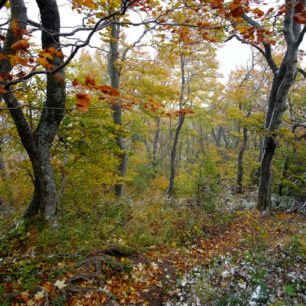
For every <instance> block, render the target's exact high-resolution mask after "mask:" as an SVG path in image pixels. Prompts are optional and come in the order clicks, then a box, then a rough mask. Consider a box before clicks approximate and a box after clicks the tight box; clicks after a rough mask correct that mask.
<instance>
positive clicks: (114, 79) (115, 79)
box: [108, 23, 127, 197]
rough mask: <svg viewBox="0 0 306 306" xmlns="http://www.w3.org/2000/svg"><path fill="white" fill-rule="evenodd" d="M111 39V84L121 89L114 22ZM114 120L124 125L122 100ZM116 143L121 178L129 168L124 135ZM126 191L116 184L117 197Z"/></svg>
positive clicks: (116, 30) (117, 33)
mask: <svg viewBox="0 0 306 306" xmlns="http://www.w3.org/2000/svg"><path fill="white" fill-rule="evenodd" d="M110 28H111V33H110V34H111V41H110V53H109V61H108V72H109V75H110V80H111V86H112V87H113V88H115V89H119V82H120V75H119V68H118V47H119V35H120V25H118V24H115V23H112V24H111V26H110ZM112 111H113V121H114V123H115V124H118V125H122V112H121V106H120V101H117V102H116V103H114V104H113V105H112ZM116 143H117V146H118V149H119V153H118V157H119V159H120V163H119V166H118V172H119V175H120V177H121V178H124V177H125V175H126V170H127V154H126V151H125V146H124V141H123V137H122V136H117V137H116ZM123 193H124V184H123V183H122V182H121V183H118V184H116V185H115V194H116V196H117V197H121V196H122V195H123Z"/></svg>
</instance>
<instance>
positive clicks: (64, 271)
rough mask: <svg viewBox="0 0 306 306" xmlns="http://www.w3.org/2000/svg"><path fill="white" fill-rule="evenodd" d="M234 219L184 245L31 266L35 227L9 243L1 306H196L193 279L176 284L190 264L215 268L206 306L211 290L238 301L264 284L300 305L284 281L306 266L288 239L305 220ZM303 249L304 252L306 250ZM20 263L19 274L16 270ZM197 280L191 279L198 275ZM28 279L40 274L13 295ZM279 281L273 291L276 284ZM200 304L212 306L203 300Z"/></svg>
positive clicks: (52, 259) (114, 249)
mask: <svg viewBox="0 0 306 306" xmlns="http://www.w3.org/2000/svg"><path fill="white" fill-rule="evenodd" d="M238 215H239V216H238V217H237V218H235V219H234V220H233V221H232V222H230V223H229V224H224V225H218V226H217V225H216V226H210V227H207V228H206V229H204V231H205V233H206V237H205V238H202V239H197V240H196V241H194V242H193V243H192V244H190V245H185V246H178V245H176V243H172V244H171V245H170V246H155V245H152V246H148V247H147V248H146V250H145V251H144V252H137V251H130V250H129V249H128V248H126V247H125V246H119V245H118V246H101V248H98V249H96V250H94V251H91V252H90V253H88V254H87V255H86V256H83V257H82V256H79V255H78V250H74V253H72V254H62V255H60V254H54V256H53V254H52V251H51V250H50V253H49V254H43V256H42V257H39V258H37V260H36V261H35V255H34V253H33V249H32V248H31V246H33V243H34V244H35V239H36V238H35V237H36V236H37V231H35V230H34V229H33V231H32V232H29V234H28V238H29V237H30V241H27V242H25V240H23V241H22V240H20V239H19V240H18V239H15V244H14V245H13V246H12V247H13V248H14V250H13V253H12V254H9V255H8V256H6V257H5V258H2V260H1V261H2V263H1V272H0V273H1V277H2V280H3V286H2V291H3V292H2V295H1V298H2V302H3V304H2V305H118V303H119V304H120V305H164V304H166V303H167V305H178V304H179V300H180V301H183V300H184V301H189V302H190V301H193V303H194V305H197V302H196V301H197V294H198V293H197V292H196V288H197V286H196V284H197V279H192V280H190V279H189V281H188V276H187V282H189V283H190V284H189V285H188V284H187V285H188V286H187V287H186V284H182V283H180V282H179V281H178V280H179V279H180V278H182V277H183V276H185V278H186V275H188V271H192V269H194V268H195V267H201V269H203V271H204V270H205V272H204V274H205V273H207V271H210V270H211V271H214V273H213V274H211V275H210V276H209V277H210V279H209V277H208V278H207V282H210V284H209V288H208V289H207V288H206V289H207V290H208V292H206V293H205V294H206V298H207V297H209V294H211V297H210V298H211V299H212V301H213V300H214V299H216V297H217V296H216V295H214V294H212V293H211V292H210V291H211V290H212V289H213V288H214V287H216V288H218V291H219V293H220V292H223V294H225V293H226V294H228V293H229V292H230V289H231V290H232V289H233V287H236V289H235V290H236V296H237V295H239V294H240V293H241V294H242V292H245V289H246V288H249V289H250V290H251V289H252V288H253V289H254V288H255V287H256V285H257V284H259V283H262V281H263V280H264V281H265V286H266V288H268V289H270V286H271V288H273V287H274V288H275V292H271V295H272V296H273V297H274V300H275V301H277V300H284V301H286V300H288V299H289V300H290V299H295V300H297V302H299V303H303V302H304V301H303V299H305V296H303V294H302V292H303V289H302V288H300V286H301V285H296V284H295V285H292V284H290V282H289V278H288V275H289V276H290V275H294V276H295V278H296V280H299V277H301V278H302V273H303V270H304V268H305V257H303V256H302V254H300V253H299V252H300V249H298V248H299V245H298V244H297V243H295V244H294V242H292V241H293V240H292V237H293V236H295V235H301V234H302V233H303V231H304V228H303V225H304V224H305V216H303V215H299V214H287V213H277V214H275V215H273V216H271V217H263V216H262V215H261V214H260V213H258V212H254V211H253V212H252V211H245V212H238ZM195 230H196V228H195ZM304 234H305V233H304ZM29 242H30V243H29ZM84 243H86V242H84ZM290 247H291V249H290ZM302 251H303V252H305V245H304V246H302ZM270 255H273V256H270ZM266 256H267V257H266ZM304 256H305V254H304ZM246 257H250V260H249V262H248V264H247V266H248V267H250V266H252V265H253V266H254V269H253V270H254V271H255V270H256V269H257V268H256V265H259V266H260V269H259V272H258V273H257V274H260V273H262V275H261V276H260V275H257V276H256V277H257V278H258V279H254V277H255V276H254V274H256V273H254V271H251V272H252V273H251V272H250V271H249V273H250V275H251V274H252V277H250V276H248V275H247V272H246V271H245V265H246V264H245V263H244V261H245V260H246V259H245V258H246ZM280 259H281V260H282V261H283V262H285V264H283V266H280V265H279V263H278V264H277V265H276V266H278V269H277V270H273V269H271V267H272V266H273V264H272V262H273V261H277V260H280ZM33 260H34V261H33ZM29 261H31V262H32V266H30V267H29V266H28V270H30V271H28V273H26V271H24V269H23V267H24V266H26V263H27V262H29ZM257 261H258V262H257ZM216 262H217V263H216ZM216 265H217V266H218V269H217V270H216ZM13 266H14V267H15V270H13ZM18 266H19V271H21V272H18V269H16V267H18ZM34 266H35V267H34ZM31 267H32V268H31ZM31 269H32V270H31ZM263 269H266V271H265V273H264V272H263ZM234 270H235V271H234ZM231 271H232V272H231ZM233 271H234V272H233ZM260 271H261V272H260ZM186 273H187V274H186ZM230 273H232V275H230ZM204 274H203V275H204ZM196 275H197V276H194V277H195V278H197V277H199V276H201V275H199V274H196ZM26 277H27V278H31V277H33V278H37V277H39V282H38V285H36V286H35V287H33V288H30V286H29V289H28V290H25V291H20V290H18V287H19V288H20V287H21V286H20V285H21V284H20V283H21V282H22V281H24V282H27V283H28V284H29V283H30V280H29V279H25V278H26ZM189 277H190V276H189ZM201 277H202V276H201ZM278 278H279V284H280V285H279V288H278V286H277V285H275V284H278ZM301 280H302V279H301ZM301 280H300V283H301ZM185 281H186V279H185ZM201 281H202V282H203V279H201ZM284 284H285V285H284ZM286 284H287V286H286ZM298 284H299V283H298ZM184 286H185V288H184ZM220 290H221V291H220ZM184 291H185V292H184ZM240 291H241V292H240ZM268 291H269V290H268ZM209 292H210V293H209ZM239 292H240V293H239ZM236 298H237V297H236ZM169 300H170V302H169ZM167 301H168V302H167ZM171 301H172V302H171ZM198 301H199V300H198ZM290 301H292V300H290ZM199 303H200V304H198V305H203V304H204V305H215V304H211V303H212V302H211V301H209V300H207V301H206V302H205V301H204V302H203V300H202V302H199ZM216 305H217V304H216ZM218 305H219V304H218ZM220 305H222V303H221V304H220ZM254 305H256V304H254ZM275 305H278V304H275Z"/></svg>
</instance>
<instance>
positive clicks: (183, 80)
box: [166, 54, 189, 197]
mask: <svg viewBox="0 0 306 306" xmlns="http://www.w3.org/2000/svg"><path fill="white" fill-rule="evenodd" d="M180 64H181V67H180V68H181V93H180V100H179V103H180V104H179V110H180V111H182V109H183V107H184V105H185V104H186V103H187V102H188V99H189V88H188V92H187V96H186V97H185V90H186V78H185V56H184V55H183V54H181V56H180ZM184 120H185V113H183V112H180V113H179V119H178V123H177V127H176V130H175V135H174V139H173V145H172V150H171V155H170V176H169V185H168V189H167V193H166V195H167V196H168V197H172V196H173V194H174V178H175V161H176V151H177V144H178V139H179V135H180V132H181V129H182V127H183V124H184ZM170 123H171V117H170ZM170 131H171V129H170ZM170 136H171V134H170ZM170 139H171V138H170Z"/></svg>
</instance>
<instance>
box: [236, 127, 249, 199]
mask: <svg viewBox="0 0 306 306" xmlns="http://www.w3.org/2000/svg"><path fill="white" fill-rule="evenodd" d="M247 142H248V129H247V128H246V127H243V141H242V145H241V148H240V150H239V154H238V172H237V193H242V191H243V187H242V179H243V155H244V152H245V149H246V146H247Z"/></svg>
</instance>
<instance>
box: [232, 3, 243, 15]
mask: <svg viewBox="0 0 306 306" xmlns="http://www.w3.org/2000/svg"><path fill="white" fill-rule="evenodd" d="M231 14H232V16H233V17H241V16H242V15H243V9H242V6H237V7H236V8H234V9H232V10H231Z"/></svg>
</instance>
